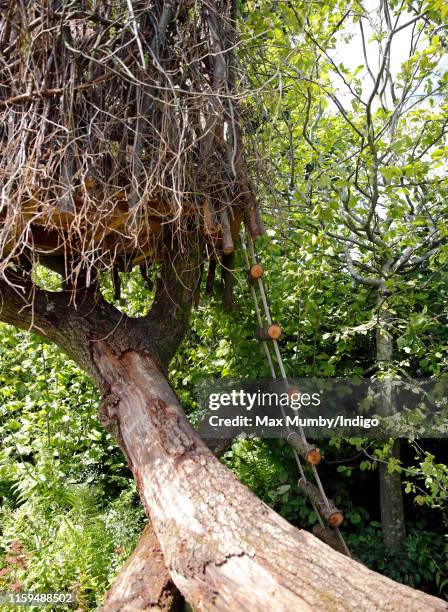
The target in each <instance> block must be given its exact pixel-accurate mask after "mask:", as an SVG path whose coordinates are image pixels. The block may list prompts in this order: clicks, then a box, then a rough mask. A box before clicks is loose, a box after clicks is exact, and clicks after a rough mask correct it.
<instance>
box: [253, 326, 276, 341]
mask: <svg viewBox="0 0 448 612" xmlns="http://www.w3.org/2000/svg"><path fill="white" fill-rule="evenodd" d="M281 335H282V328H281V327H280V325H279V324H278V323H272V325H268V326H267V327H262V328H261V329H258V330H257V332H256V336H257V339H258V340H278V339H279V338H280V336H281Z"/></svg>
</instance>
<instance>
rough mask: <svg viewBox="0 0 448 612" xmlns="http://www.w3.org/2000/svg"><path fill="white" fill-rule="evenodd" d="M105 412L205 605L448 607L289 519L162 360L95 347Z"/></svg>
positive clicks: (173, 565) (169, 557)
mask: <svg viewBox="0 0 448 612" xmlns="http://www.w3.org/2000/svg"><path fill="white" fill-rule="evenodd" d="M93 359H94V362H95V364H96V366H97V368H98V371H99V373H100V375H101V377H102V387H103V392H104V402H103V410H105V412H106V413H107V414H106V417H107V418H108V419H109V423H110V422H114V430H115V433H116V435H117V439H118V440H119V442H120V445H121V447H122V448H123V451H124V452H125V454H126V457H127V459H128V462H129V465H130V467H131V469H132V471H133V474H134V477H135V480H136V482H137V486H138V489H139V491H140V494H141V497H142V501H143V503H144V505H145V508H146V511H147V513H148V515H149V516H150V518H151V522H152V525H153V527H154V530H155V532H156V534H157V537H158V539H159V541H160V543H161V546H162V550H163V554H164V557H165V561H166V563H167V565H168V568H169V571H170V574H171V576H172V578H173V580H174V582H175V583H176V585H177V586H178V587H179V589H180V590H181V592H182V593H183V595H184V596H185V598H186V599H187V601H189V602H190V603H191V604H192V605H193V607H194V608H197V609H200V610H212V609H213V610H252V611H253V610H266V609H268V610H270V609H275V610H288V611H290V610H311V609H313V608H316V607H318V608H320V609H322V610H346V609H355V608H356V609H359V610H372V609H382V608H384V607H385V606H387V608H388V609H390V610H400V611H401V610H402V609H407V608H410V607H412V606H413V605H416V606H417V605H418V606H422V607H425V608H427V609H432V610H446V609H448V606H447V605H446V604H445V603H444V602H442V601H440V600H437V599H435V598H432V597H430V596H428V595H425V594H423V593H419V592H417V591H413V590H412V589H410V588H408V587H405V586H402V585H397V584H396V583H394V582H392V581H391V580H389V579H387V578H385V577H382V576H379V575H378V574H375V573H374V572H371V571H370V570H368V569H367V568H365V567H364V566H362V565H360V564H359V563H357V562H355V561H352V560H351V559H348V558H347V557H344V556H342V555H340V554H339V553H337V552H335V551H333V550H332V549H330V548H329V547H327V546H326V545H325V544H323V543H322V542H320V541H319V540H318V539H317V538H315V537H314V536H312V535H311V534H309V533H307V532H304V531H299V530H297V529H296V528H294V527H292V526H291V525H289V524H288V523H287V522H286V521H285V520H284V519H282V518H281V517H280V516H278V515H277V514H276V513H275V512H273V511H272V510H271V509H270V508H268V507H267V506H266V505H265V504H263V503H262V502H261V501H260V500H259V499H257V498H256V497H255V496H254V495H252V494H251V493H250V492H249V491H248V490H247V489H246V488H245V487H244V486H243V485H242V484H241V483H239V482H238V480H237V479H236V478H235V477H234V475H233V474H232V473H231V472H230V471H229V470H227V469H226V468H225V467H224V466H223V465H222V464H221V463H220V462H219V461H218V460H217V459H216V458H215V457H214V456H213V454H212V453H211V452H210V451H209V449H208V448H207V447H206V446H205V444H204V443H203V442H202V441H201V440H200V439H199V438H198V436H197V434H196V433H195V432H194V430H193V429H192V428H191V426H190V425H189V423H188V421H187V419H186V418H185V416H184V414H183V411H182V409H181V407H180V405H179V403H178V401H177V398H176V396H175V395H174V393H173V391H172V389H171V387H170V385H169V383H168V382H167V380H166V378H165V376H164V374H163V373H162V372H161V370H160V368H159V366H158V365H157V361H156V360H155V359H154V358H153V357H152V356H151V355H150V354H149V353H146V352H141V351H134V350H129V351H125V352H123V353H122V354H121V356H117V355H116V354H114V353H113V352H112V351H111V349H110V347H109V346H108V344H107V343H106V342H104V341H98V342H95V343H94V345H93Z"/></svg>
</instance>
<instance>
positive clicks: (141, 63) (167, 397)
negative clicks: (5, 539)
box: [0, 0, 447, 610]
mask: <svg viewBox="0 0 448 612" xmlns="http://www.w3.org/2000/svg"><path fill="white" fill-rule="evenodd" d="M235 32H236V31H235V14H234V6H233V4H232V3H231V2H230V1H228V0H210V1H208V2H207V1H203V0H197V1H196V2H194V3H191V2H176V1H174V0H165V1H163V0H154V1H148V0H127V1H126V0H96V1H89V0H78V1H77V0H73V1H70V2H66V1H65V0H46V1H43V2H37V1H31V2H29V1H25V0H19V1H14V2H13V1H10V2H6V3H5V2H3V4H2V15H1V22H0V50H1V55H2V61H1V64H0V72H1V77H0V82H1V85H0V96H1V99H0V114H1V126H0V143H1V149H2V150H1V156H0V176H1V183H2V192H1V204H0V206H1V208H0V251H1V267H0V272H1V280H0V290H1V299H2V304H1V315H0V316H1V319H2V320H3V321H6V322H8V323H11V324H14V325H16V326H18V327H21V328H23V329H33V330H34V331H36V332H37V333H39V334H41V335H42V336H43V337H45V338H47V339H49V340H51V341H53V342H55V343H57V344H58V345H59V346H60V347H61V348H62V349H63V350H64V351H65V352H66V353H67V354H68V355H69V356H70V357H72V358H73V359H74V360H75V361H77V362H78V363H79V364H80V365H81V366H82V367H83V368H84V369H85V370H86V372H88V373H89V374H90V375H91V376H92V378H93V379H94V380H95V381H96V382H97V384H98V385H99V387H100V388H101V390H102V393H103V399H102V403H101V410H100V418H101V421H102V423H103V424H104V426H105V427H106V428H107V429H108V430H109V431H111V432H113V433H114V435H115V437H116V439H117V441H118V443H119V444H120V446H121V448H122V450H123V452H124V454H125V455H126V458H127V460H128V463H129V466H130V468H131V470H132V472H133V475H134V478H135V480H136V483H137V487H138V490H139V492H140V495H141V498H142V501H143V503H144V506H145V509H146V512H147V514H148V517H149V518H150V520H151V524H152V527H153V529H154V532H155V534H156V536H157V539H158V541H159V542H160V546H161V550H162V552H163V560H164V563H165V564H166V566H167V568H168V571H169V574H170V576H171V578H172V580H173V581H174V583H175V584H176V586H177V587H178V588H179V590H180V591H181V593H182V594H183V596H184V597H185V598H186V599H187V600H188V601H189V602H191V603H192V605H193V606H194V607H195V608H197V609H205V610H207V609H217V610H248V609H251V610H261V609H276V610H308V609H314V608H321V609H326V610H343V609H354V608H356V609H359V610H371V609H382V608H386V607H387V609H390V610H402V609H404V608H413V607H417V606H418V607H422V608H423V607H424V608H426V609H431V610H444V609H447V606H446V604H445V603H444V602H442V601H440V600H437V599H435V598H433V597H430V596H427V595H425V594H423V593H419V592H417V591H413V590H412V589H409V588H408V587H405V586H401V585H396V584H395V583H393V582H392V581H390V580H389V579H387V578H384V577H381V576H379V575H377V574H375V573H373V572H371V571H369V570H368V569H367V568H365V567H364V566H362V565H360V564H358V563H356V562H355V561H353V560H350V559H348V558H346V557H343V556H342V555H340V554H339V553H337V552H335V551H333V550H331V549H329V548H328V547H327V546H326V545H325V544H323V543H322V542H320V541H319V540H317V539H316V538H315V537H314V536H312V535H311V534H309V533H306V532H304V531H299V530H297V529H296V528H294V527H292V526H291V525H289V524H288V523H287V522H286V521H285V520H284V519H282V518H281V517H280V516H278V515H277V514H276V513H275V512H273V511H272V510H271V509H270V508H268V507H267V506H266V505H265V504H263V503H262V502H261V501H260V500H258V499H257V498H256V497H255V496H254V495H252V494H251V493H250V492H249V491H248V490H247V489H246V488H245V487H244V486H243V485H241V484H240V483H239V482H238V481H237V479H236V478H235V477H234V476H233V474H232V473H231V472H230V471H229V470H227V469H226V468H225V467H224V466H223V465H222V464H221V463H220V462H219V461H218V460H217V459H216V458H215V456H214V454H213V453H212V452H211V451H210V450H209V449H208V448H207V446H206V445H205V444H204V443H203V441H202V440H201V439H200V438H199V437H198V435H197V434H196V433H195V431H194V430H193V429H192V428H191V426H190V425H189V423H188V421H187V419H186V417H185V415H184V413H183V411H182V408H181V406H180V404H179V402H178V400H177V398H176V396H175V394H174V393H173V391H172V389H171V387H170V385H169V382H168V380H167V376H166V371H167V365H168V363H169V361H170V359H171V357H172V356H173V354H174V352H175V351H176V349H177V347H178V345H179V343H180V342H181V340H182V337H183V335H184V332H185V330H186V328H187V325H188V317H189V312H190V309H191V305H192V303H193V300H194V299H195V295H196V294H197V291H198V287H199V283H200V278H201V269H202V266H203V265H204V263H205V262H206V261H207V260H208V259H209V258H210V257H211V256H212V255H214V256H215V257H218V258H220V257H221V253H222V252H224V253H225V255H226V256H229V255H231V254H232V252H233V249H234V246H235V240H236V236H237V231H238V226H239V224H240V222H241V219H242V218H243V217H244V219H245V222H246V225H247V227H248V230H249V232H250V233H251V235H252V237H256V236H257V235H258V234H260V233H261V232H262V227H261V222H260V220H259V216H258V211H257V206H256V201H255V198H254V195H253V192H252V188H251V185H250V180H249V172H248V170H247V167H246V163H245V159H244V155H243V139H242V130H243V125H242V113H241V105H240V103H239V99H238V96H237V95H236V92H237V91H238V73H237V70H236V64H235V45H236V42H237V41H236V33H235ZM153 262H158V263H157V265H158V266H159V271H158V280H157V287H156V290H155V297H154V301H153V304H152V306H151V308H150V310H149V312H148V313H147V315H146V316H144V317H141V318H135V319H133V318H130V317H128V316H126V315H124V314H123V313H121V312H120V311H119V310H118V309H117V308H115V307H114V306H113V305H111V304H109V303H108V302H106V301H105V300H104V298H103V297H102V295H101V291H100V288H101V278H102V277H103V276H104V275H105V274H112V275H113V278H114V283H115V294H116V297H119V294H120V287H119V274H118V272H119V271H120V270H126V269H129V268H130V267H131V266H134V265H137V264H140V265H141V266H142V268H141V269H142V274H143V275H144V276H146V275H147V273H148V267H149V266H150V265H152V263H153ZM37 263H40V264H42V265H45V266H48V267H50V268H52V269H53V270H55V271H57V272H58V273H59V274H60V275H61V290H60V291H56V292H48V291H45V290H43V289H42V288H40V287H39V286H38V285H37V284H36V283H35V282H34V279H35V275H34V274H33V271H34V268H35V266H36V264H37ZM224 263H225V262H224ZM226 267H227V269H228V268H229V266H226ZM148 542H149V543H148ZM141 546H142V547H143V549H144V550H143V552H142V554H140V553H139V551H136V553H135V556H134V557H133V559H134V560H135V561H136V566H134V568H135V567H137V574H136V573H135V571H134V569H133V567H129V566H128V567H127V568H126V569H125V572H126V571H128V572H131V573H132V575H133V577H134V578H135V576H136V575H138V572H140V578H141V587H140V588H141V592H140V595H141V599H138V597H136V596H135V592H134V599H133V601H134V604H135V602H136V601H137V602H139V603H137V604H136V605H137V607H139V609H146V608H150V607H154V606H159V607H160V606H163V597H162V596H161V594H162V591H163V588H162V591H160V590H159V593H158V594H156V595H153V594H145V593H144V590H145V573H144V572H145V571H146V570H145V564H144V563H142V564H141V565H139V563H140V561H142V559H143V557H144V554H145V553H148V552H149V551H153V552H154V550H155V548H157V542H155V541H154V539H153V538H152V537H151V538H150V537H149V536H148V538H146V539H144V540H143V541H142V544H141ZM159 561H160V563H161V559H160V557H159ZM124 576H126V574H124ZM149 579H150V576H148V580H149ZM122 582H123V581H122ZM127 587H128V585H127V584H126V580H124V584H122V586H121V587H120V586H119V585H117V588H116V589H115V595H114V596H113V597H115V599H116V603H114V601H111V599H113V597H112V598H111V597H110V598H109V600H108V604H107V605H108V607H109V609H113V608H114V606H115V609H120V608H124V607H125V606H126V602H125V600H126V593H125V591H126V588H127ZM120 598H121V599H120ZM168 599H169V598H168ZM118 600H121V601H122V603H120V601H118ZM156 600H157V601H156ZM170 601H171V603H172V602H173V599H170ZM171 603H170V605H171ZM173 605H174V604H173Z"/></svg>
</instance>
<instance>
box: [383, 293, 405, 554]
mask: <svg viewBox="0 0 448 612" xmlns="http://www.w3.org/2000/svg"><path fill="white" fill-rule="evenodd" d="M386 300H387V297H386V295H385V291H384V287H380V289H379V290H378V308H379V310H378V328H377V333H376V357H377V363H378V364H381V363H382V362H389V363H390V362H391V361H392V358H393V348H394V347H393V337H392V335H391V334H390V332H389V319H390V313H389V312H388V311H387V302H386ZM384 384H385V385H387V381H385V383H384ZM382 402H383V406H382V409H383V413H384V414H385V415H392V414H393V413H394V395H393V390H392V388H391V387H389V388H386V390H385V393H384V396H383V399H382ZM390 457H391V458H394V459H399V458H400V440H395V441H394V444H393V446H392V449H391V451H390ZM378 473H379V485H380V509H381V526H382V530H383V542H384V545H385V546H386V547H387V548H388V549H389V550H392V551H398V550H400V548H401V547H402V546H403V543H404V541H405V539H406V526H405V516H404V505H403V487H402V482H401V475H400V474H399V473H398V472H393V473H392V474H389V473H388V469H387V465H386V464H385V463H380V465H379V470H378Z"/></svg>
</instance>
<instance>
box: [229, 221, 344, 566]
mask: <svg viewBox="0 0 448 612" xmlns="http://www.w3.org/2000/svg"><path fill="white" fill-rule="evenodd" d="M246 240H247V242H246ZM246 240H245V237H244V234H243V233H241V234H240V241H241V245H242V249H243V256H244V261H245V264H246V267H247V269H248V271H250V270H251V269H252V267H253V266H257V276H256V277H255V278H253V277H252V279H251V282H250V290H251V293H252V298H253V301H254V305H255V313H256V316H257V321H258V325H259V328H260V330H262V329H263V328H264V322H263V316H262V312H261V309H260V304H259V298H258V295H257V292H256V290H255V286H257V287H258V292H259V295H260V297H261V302H262V306H263V310H264V318H265V321H266V323H267V325H268V332H269V329H270V328H272V327H274V324H273V322H272V316H271V310H270V308H269V303H268V300H267V297H266V290H265V286H264V282H263V267H262V266H261V264H259V262H258V260H257V256H256V253H255V247H254V243H253V240H252V238H251V236H250V234H249V233H248V232H247V231H246ZM251 262H252V263H251ZM248 273H249V275H250V272H248ZM273 335H274V336H275V334H273ZM260 338H261V343H262V345H263V350H264V352H265V355H266V359H267V362H268V364H269V369H270V371H271V375H272V378H274V379H278V378H281V379H282V380H283V381H284V382H285V383H286V384H288V377H287V376H286V370H285V366H284V363H283V359H282V356H281V353H280V348H279V345H278V342H277V338H275V337H270V339H269V340H266V339H265V337H264V336H260ZM270 347H273V349H274V354H275V357H276V361H277V364H278V369H279V373H280V376H277V371H276V368H275V365H274V360H273V359H272V355H271V348H270ZM280 410H281V413H282V416H283V418H284V419H285V417H286V414H285V410H284V408H283V405H281V406H280ZM285 422H286V420H285ZM287 431H288V435H287V437H286V441H287V442H288V443H289V444H290V445H291V446H292V450H293V454H294V458H295V460H296V463H297V467H298V469H299V473H300V476H301V481H303V482H304V483H305V484H306V483H308V482H309V481H308V479H307V477H306V474H305V470H304V468H303V465H302V461H301V459H300V456H299V454H298V452H297V449H296V448H295V446H294V444H293V436H294V435H295V432H293V431H292V430H291V429H290V428H289V427H287ZM299 436H300V439H301V441H302V444H303V448H308V447H310V446H311V445H309V443H308V441H307V438H306V436H305V432H304V431H303V428H302V426H301V425H300V426H299ZM310 465H311V469H312V473H313V477H314V481H315V482H316V485H317V488H318V490H319V493H320V495H321V498H322V500H323V503H324V505H325V507H326V509H327V510H328V512H330V511H331V510H333V509H334V506H333V505H332V504H331V503H330V500H329V499H328V497H327V495H326V493H325V489H324V487H323V484H322V481H321V479H320V476H319V473H318V471H317V467H316V465H314V464H313V463H310ZM310 501H311V504H312V507H313V510H314V512H315V514H316V516H317V518H318V521H319V523H320V525H321V526H322V527H323V528H324V529H325V528H326V525H325V522H324V520H323V517H322V512H321V511H320V512H319V510H318V508H317V506H316V503H315V502H314V500H313V499H312V498H310ZM334 531H335V532H336V534H337V536H338V538H339V540H340V542H341V544H342V546H343V548H344V550H345V552H346V554H347V555H348V556H349V557H351V556H352V555H351V553H350V550H349V548H348V546H347V543H346V542H345V539H344V537H343V535H342V533H341V531H340V529H339V527H338V526H336V527H334Z"/></svg>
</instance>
